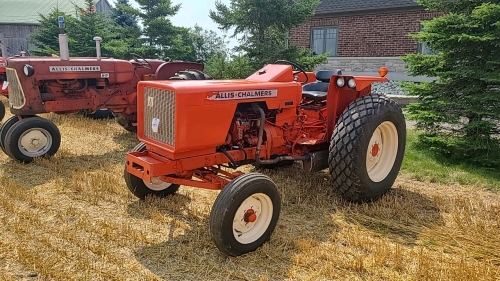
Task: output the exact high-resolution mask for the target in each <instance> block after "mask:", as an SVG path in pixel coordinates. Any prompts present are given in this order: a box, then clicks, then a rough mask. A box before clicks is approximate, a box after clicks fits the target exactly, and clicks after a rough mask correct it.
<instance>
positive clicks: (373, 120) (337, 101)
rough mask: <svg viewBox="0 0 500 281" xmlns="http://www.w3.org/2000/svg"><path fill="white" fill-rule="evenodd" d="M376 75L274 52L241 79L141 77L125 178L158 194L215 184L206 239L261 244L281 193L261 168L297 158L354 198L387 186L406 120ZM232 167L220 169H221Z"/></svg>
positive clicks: (374, 195)
mask: <svg viewBox="0 0 500 281" xmlns="http://www.w3.org/2000/svg"><path fill="white" fill-rule="evenodd" d="M379 74H380V76H373V77H372V76H347V75H343V74H342V72H341V71H340V70H337V71H319V72H317V73H316V74H315V73H313V72H306V71H305V70H304V69H302V68H301V67H300V66H299V65H297V64H295V63H292V62H288V61H278V62H276V63H275V64H268V65H266V66H264V67H263V68H262V69H260V70H258V71H257V72H255V73H254V74H252V75H251V76H249V77H248V78H246V79H242V80H221V81H217V80H212V81H141V82H139V84H138V91H137V100H138V131H137V136H138V139H139V141H140V143H139V144H138V145H137V146H136V147H135V148H134V149H133V150H132V151H131V152H129V153H127V155H126V164H125V173H124V178H125V182H126V184H127V187H128V189H129V190H130V192H132V193H133V194H134V195H135V196H136V197H138V198H140V199H144V198H145V197H146V196H157V197H166V196H168V195H170V194H173V193H175V192H176V191H177V190H178V188H179V186H180V185H185V186H192V187H198V188H205V189H212V190H221V192H220V194H219V195H218V197H217V199H216V200H215V202H214V205H213V208H212V211H211V214H210V234H211V237H212V240H213V242H214V243H215V244H216V246H217V247H218V248H219V249H220V250H221V251H222V252H224V253H226V254H228V255H233V256H237V255H241V254H245V253H247V252H250V251H253V250H255V249H257V248H258V247H260V246H261V245H262V244H263V243H264V242H265V241H266V240H267V239H268V238H269V237H270V235H271V233H272V232H273V230H274V228H275V226H276V224H277V221H278V217H279V214H280V210H281V205H280V204H281V202H280V200H281V199H280V193H279V190H278V188H277V186H276V185H275V183H273V181H272V180H271V179H270V178H269V177H267V176H266V175H263V174H260V173H254V172H252V173H247V174H244V173H242V172H241V171H237V170H236V169H237V168H238V167H240V166H242V165H246V164H253V165H256V166H260V167H264V168H265V167H268V168H273V167H276V166H283V165H291V164H293V163H294V161H301V162H302V167H303V169H304V171H305V172H308V173H312V172H317V171H321V170H324V169H328V170H329V173H330V175H331V179H332V182H331V185H332V188H333V189H334V190H335V191H337V192H338V193H339V194H340V195H341V196H342V197H344V198H345V199H347V200H351V201H354V202H364V201H370V200H376V199H378V198H379V197H380V196H382V195H383V194H385V193H386V192H387V191H388V190H389V189H390V188H391V187H392V185H393V183H394V181H395V179H396V177H397V175H398V172H399V170H400V168H401V164H402V160H403V155H404V152H405V146H406V123H405V118H404V116H403V113H402V110H401V107H400V106H399V105H398V104H397V103H396V102H395V101H393V100H392V99H390V98H388V97H386V96H384V95H379V94H372V93H371V84H372V83H373V82H385V81H388V79H387V78H385V75H386V74H387V68H385V67H382V68H381V69H380V70H379ZM224 167H225V168H230V169H223V168H224Z"/></svg>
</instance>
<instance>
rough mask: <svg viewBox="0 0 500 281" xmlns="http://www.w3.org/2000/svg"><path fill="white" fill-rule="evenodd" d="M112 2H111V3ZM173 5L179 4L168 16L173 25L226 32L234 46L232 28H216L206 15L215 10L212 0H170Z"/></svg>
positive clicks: (230, 44)
mask: <svg viewBox="0 0 500 281" xmlns="http://www.w3.org/2000/svg"><path fill="white" fill-rule="evenodd" d="M109 2H110V4H112V5H114V3H115V2H116V1H114V0H113V1H109ZM111 2H112V3H111ZM220 2H222V3H223V4H226V5H228V6H229V4H230V0H220ZM130 3H131V4H132V6H133V7H135V8H138V7H139V6H138V5H137V3H136V2H135V1H134V0H131V1H130ZM172 4H173V5H177V4H181V8H180V9H179V12H178V13H177V14H176V15H175V16H173V17H171V18H170V20H171V21H172V24H173V25H176V26H183V27H193V26H194V25H195V24H198V25H199V26H201V27H202V28H203V29H204V30H213V31H215V32H217V33H218V34H220V35H223V34H227V37H226V38H227V39H226V40H228V41H229V45H228V47H229V48H232V47H234V46H236V44H237V40H236V38H229V36H231V35H232V34H233V30H229V31H228V32H227V33H224V32H223V31H221V30H219V29H218V28H217V24H216V23H215V22H214V21H212V19H211V18H210V17H209V16H208V12H209V11H210V10H215V1H214V0H189V1H181V0H172Z"/></svg>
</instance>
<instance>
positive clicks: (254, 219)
mask: <svg viewBox="0 0 500 281" xmlns="http://www.w3.org/2000/svg"><path fill="white" fill-rule="evenodd" d="M261 212H262V202H261V198H259V197H257V196H251V197H248V198H247V199H246V200H245V201H243V203H242V204H241V205H240V207H239V208H238V210H237V212H236V215H235V217H234V220H233V230H234V232H235V234H236V235H237V236H238V237H240V236H242V235H245V234H246V233H252V232H253V231H252V229H253V228H254V227H255V226H256V225H257V224H258V223H259V220H258V218H259V217H260V215H261Z"/></svg>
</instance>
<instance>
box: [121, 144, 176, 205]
mask: <svg viewBox="0 0 500 281" xmlns="http://www.w3.org/2000/svg"><path fill="white" fill-rule="evenodd" d="M145 149H146V144H145V143H143V142H140V143H139V144H137V145H136V146H135V147H134V148H133V149H132V150H131V152H141V151H144V150H145ZM124 178H125V183H126V184H127V187H128V189H129V190H130V192H132V194H134V195H135V196H136V197H137V198H139V199H141V200H144V199H146V197H147V196H149V195H151V196H154V197H159V198H163V197H167V196H168V195H171V194H174V193H175V192H176V191H177V190H178V189H179V187H180V185H178V184H173V183H168V182H163V181H160V180H157V182H154V181H153V183H148V182H145V181H144V180H142V179H140V178H138V177H136V176H134V175H132V174H130V173H129V172H127V166H125V170H124Z"/></svg>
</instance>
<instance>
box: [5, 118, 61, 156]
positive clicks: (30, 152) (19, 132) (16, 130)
mask: <svg viewBox="0 0 500 281" xmlns="http://www.w3.org/2000/svg"><path fill="white" fill-rule="evenodd" d="M60 145H61V133H60V132H59V129H58V128H57V126H56V125H55V124H54V123H52V121H50V120H47V119H45V118H41V117H38V116H34V117H31V118H26V119H22V120H19V121H17V122H14V123H13V124H12V126H11V127H10V128H9V130H8V131H7V134H6V135H5V140H4V146H5V153H6V154H7V155H9V156H10V157H12V158H14V159H15V160H17V161H19V162H22V163H31V162H33V160H34V159H35V158H50V157H52V156H53V155H54V154H55V153H56V152H57V151H58V150H59V146H60Z"/></svg>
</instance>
